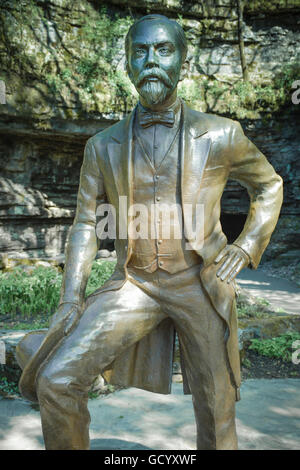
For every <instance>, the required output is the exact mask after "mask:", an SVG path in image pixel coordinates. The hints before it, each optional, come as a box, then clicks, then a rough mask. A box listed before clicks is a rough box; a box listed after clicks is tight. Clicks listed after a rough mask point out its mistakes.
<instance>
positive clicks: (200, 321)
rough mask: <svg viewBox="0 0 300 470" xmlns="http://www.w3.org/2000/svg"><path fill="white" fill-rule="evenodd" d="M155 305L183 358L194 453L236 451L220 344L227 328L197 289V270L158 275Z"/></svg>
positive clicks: (227, 377) (231, 389) (224, 355)
mask: <svg viewBox="0 0 300 470" xmlns="http://www.w3.org/2000/svg"><path fill="white" fill-rule="evenodd" d="M183 274H184V275H183ZM160 299H161V302H162V304H161V305H162V308H163V311H164V312H165V313H166V315H168V316H169V317H171V318H172V319H173V321H174V324H175V328H176V331H177V333H178V336H179V341H180V345H181V349H182V353H183V356H184V365H185V370H186V374H187V378H188V383H189V387H190V390H191V393H192V398H193V405H194V412H195V418H196V425H197V449H199V450H200V449H207V450H209V449H220V450H221V449H236V448H237V437H236V428H235V397H236V390H235V385H234V384H233V382H232V379H231V373H230V372H231V370H230V365H229V362H228V357H227V350H226V344H225V331H226V324H225V322H224V320H223V319H222V318H221V317H220V316H219V315H218V314H217V312H216V311H215V309H214V308H213V306H212V304H211V303H210V300H209V299H208V297H207V295H206V293H205V292H204V289H203V288H202V285H201V281H200V278H199V269H198V267H197V266H196V267H194V268H190V269H189V270H186V271H185V272H184V273H178V274H176V275H173V276H166V275H165V273H161V275H160Z"/></svg>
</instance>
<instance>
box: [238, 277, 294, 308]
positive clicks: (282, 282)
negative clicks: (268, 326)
mask: <svg viewBox="0 0 300 470" xmlns="http://www.w3.org/2000/svg"><path fill="white" fill-rule="evenodd" d="M237 282H238V284H239V285H240V286H241V287H242V288H243V289H245V290H247V291H249V293H250V294H252V295H254V296H256V297H260V298H264V299H266V300H268V301H269V302H270V304H271V306H272V307H273V308H274V311H276V310H277V309H280V310H282V311H284V312H286V313H292V314H295V315H300V289H299V287H298V286H297V284H296V283H294V282H291V281H289V280H288V279H282V278H276V277H272V276H268V275H267V274H266V273H265V272H264V271H262V270H260V269H259V268H258V269H256V270H253V269H243V270H242V271H241V272H240V274H239V275H238V277H237Z"/></svg>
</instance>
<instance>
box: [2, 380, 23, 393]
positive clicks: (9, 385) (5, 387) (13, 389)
mask: <svg viewBox="0 0 300 470" xmlns="http://www.w3.org/2000/svg"><path fill="white" fill-rule="evenodd" d="M0 395H20V392H19V388H18V384H17V383H15V382H12V381H9V380H8V379H7V378H6V377H0Z"/></svg>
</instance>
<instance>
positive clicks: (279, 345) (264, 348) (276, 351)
mask: <svg viewBox="0 0 300 470" xmlns="http://www.w3.org/2000/svg"><path fill="white" fill-rule="evenodd" d="M297 340H300V333H298V332H289V333H285V334H283V335H280V336H277V337H275V338H271V339H252V340H251V345H250V346H249V349H252V350H253V351H256V352H257V353H258V354H260V355H262V356H267V357H273V358H280V359H282V360H283V361H291V359H292V352H293V351H292V344H293V342H294V341H297Z"/></svg>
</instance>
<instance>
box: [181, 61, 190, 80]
mask: <svg viewBox="0 0 300 470" xmlns="http://www.w3.org/2000/svg"><path fill="white" fill-rule="evenodd" d="M189 71H190V60H189V59H186V60H185V61H184V62H183V64H182V66H181V71H180V78H179V81H180V82H181V81H182V80H184V79H185V77H186V76H187V74H188V72H189Z"/></svg>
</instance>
